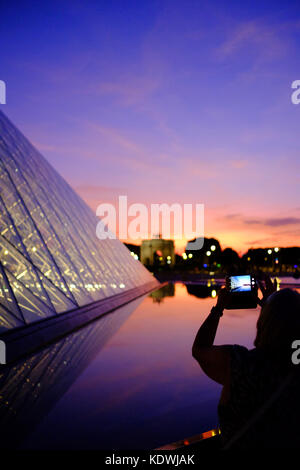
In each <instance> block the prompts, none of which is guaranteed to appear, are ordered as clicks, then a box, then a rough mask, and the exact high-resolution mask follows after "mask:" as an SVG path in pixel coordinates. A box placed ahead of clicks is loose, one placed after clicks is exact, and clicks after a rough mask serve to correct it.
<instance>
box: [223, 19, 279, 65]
mask: <svg viewBox="0 0 300 470" xmlns="http://www.w3.org/2000/svg"><path fill="white" fill-rule="evenodd" d="M245 48H247V49H248V53H249V48H253V49H252V50H253V51H255V52H256V54H258V55H256V59H259V60H264V61H272V60H274V59H277V58H279V57H283V56H284V55H285V54H286V38H285V37H283V35H282V31H281V29H280V28H279V27H276V26H271V25H268V24H265V23H263V22H262V21H260V20H252V21H246V22H244V23H241V24H239V25H238V26H236V27H235V28H233V29H232V31H231V32H230V34H229V35H228V37H227V39H226V40H225V41H224V42H223V43H222V44H221V45H220V46H219V47H218V48H217V50H216V57H217V58H219V59H222V60H224V59H228V58H231V57H233V56H234V55H235V54H237V53H238V52H240V51H241V50H243V49H245Z"/></svg>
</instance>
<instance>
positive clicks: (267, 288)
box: [257, 275, 277, 306]
mask: <svg viewBox="0 0 300 470" xmlns="http://www.w3.org/2000/svg"><path fill="white" fill-rule="evenodd" d="M264 281H265V282H263V281H262V280H261V279H258V280H257V283H258V285H259V288H260V290H261V293H262V299H260V298H259V297H257V301H258V303H259V305H261V306H262V305H263V304H264V303H265V301H266V300H267V298H268V297H270V295H271V294H273V292H276V291H277V280H276V279H274V282H272V280H271V278H270V276H268V275H266V276H265V279H264Z"/></svg>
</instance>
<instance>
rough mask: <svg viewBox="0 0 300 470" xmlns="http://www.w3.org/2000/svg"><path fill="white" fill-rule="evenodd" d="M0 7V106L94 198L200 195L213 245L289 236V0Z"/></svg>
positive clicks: (295, 237) (293, 112)
mask: <svg viewBox="0 0 300 470" xmlns="http://www.w3.org/2000/svg"><path fill="white" fill-rule="evenodd" d="M1 11H2V18H3V21H2V22H1V26H0V40H1V44H2V48H1V50H2V54H1V67H0V79H2V80H5V82H6V85H7V104H6V105H5V106H2V107H1V109H2V110H3V111H4V112H5V113H6V114H7V115H8V117H9V118H11V120H12V121H13V122H14V123H15V124H16V125H17V126H18V127H19V128H20V129H21V130H22V131H23V132H24V134H25V135H26V136H27V137H28V138H29V139H30V140H31V141H32V142H33V143H34V144H35V145H36V147H37V148H38V149H39V150H40V151H41V152H42V153H43V154H44V155H45V156H46V158H47V159H48V160H49V161H50V162H51V163H52V164H53V166H54V167H55V168H56V169H57V170H58V171H59V172H60V173H61V174H62V175H63V176H64V177H65V178H66V179H67V181H68V182H69V183H70V184H71V185H72V186H73V187H74V188H75V189H76V190H77V191H78V192H79V193H80V194H81V196H82V197H83V198H84V199H85V200H86V201H87V202H88V203H89V204H90V205H91V207H92V208H93V209H95V208H96V206H97V204H99V203H100V202H102V201H113V200H115V199H116V197H117V195H118V194H127V195H128V197H129V200H130V201H131V202H144V203H146V204H150V203H151V202H153V203H155V202H168V203H172V202H190V203H196V202H199V203H204V204H205V231H206V235H207V236H213V235H214V236H217V237H218V238H219V239H220V241H221V243H222V245H223V246H234V247H235V248H237V249H239V250H240V251H245V250H246V249H247V248H248V247H250V246H258V245H263V246H275V245H282V246H283V245H291V244H292V245H293V244H298V245H299V242H300V237H299V226H300V203H299V196H298V193H297V189H298V186H299V137H298V135H299V124H300V105H299V106H295V105H293V104H292V103H291V83H292V82H293V81H294V80H296V79H300V54H299V50H300V4H299V2H291V1H290V2H264V1H260V2H258V1H252V2H243V3H241V2H234V1H231V2H220V1H218V2H209V1H207V2H206V1H176V0H175V1H143V2H140V1H139V2H138V1H123V2H121V1H109V2H108V1H106V2H102V1H86V2H83V1H82V2H79V1H72V2H71V1H51V2H47V1H45V2H42V3H41V2H32V1H27V2H19V1H17V2H14V1H10V2H8V1H7V2H6V1H4V2H2V8H1ZM179 245H180V243H179V244H178V248H180V246H179Z"/></svg>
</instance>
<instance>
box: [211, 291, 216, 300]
mask: <svg viewBox="0 0 300 470" xmlns="http://www.w3.org/2000/svg"><path fill="white" fill-rule="evenodd" d="M211 296H212V297H213V298H215V297H217V291H216V290H212V291H211Z"/></svg>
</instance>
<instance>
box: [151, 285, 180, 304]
mask: <svg viewBox="0 0 300 470" xmlns="http://www.w3.org/2000/svg"><path fill="white" fill-rule="evenodd" d="M174 295H175V284H174V283H173V282H169V283H168V284H166V285H165V286H163V287H162V288H161V289H157V290H155V291H154V292H151V294H149V297H150V298H151V299H152V300H153V302H156V303H158V304H160V303H161V302H163V300H164V298H165V297H174Z"/></svg>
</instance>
